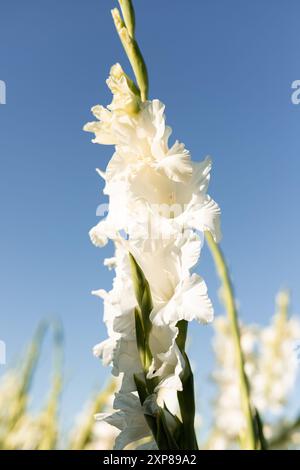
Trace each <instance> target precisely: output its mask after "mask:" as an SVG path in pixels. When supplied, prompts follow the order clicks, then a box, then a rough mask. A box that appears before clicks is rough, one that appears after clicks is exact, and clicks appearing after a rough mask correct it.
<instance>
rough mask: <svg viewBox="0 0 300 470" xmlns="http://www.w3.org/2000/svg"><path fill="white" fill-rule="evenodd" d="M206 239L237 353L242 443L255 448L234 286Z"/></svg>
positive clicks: (217, 252) (213, 245) (220, 257)
mask: <svg viewBox="0 0 300 470" xmlns="http://www.w3.org/2000/svg"><path fill="white" fill-rule="evenodd" d="M205 236H206V241H207V243H208V246H209V249H210V251H211V254H212V257H213V259H214V262H215V267H216V270H217V273H218V275H219V278H220V280H221V283H222V288H223V298H224V304H225V308H226V311H227V315H228V320H229V323H230V328H231V334H232V339H233V343H234V348H235V354H236V365H237V369H238V373H239V386H240V391H241V401H242V403H241V405H242V410H243V413H244V416H245V420H246V435H245V436H241V440H242V444H243V447H244V448H245V449H248V450H255V449H256V448H257V446H256V432H255V420H254V415H253V412H254V411H253V408H252V405H251V400H250V386H249V382H248V378H247V375H246V373H245V367H244V355H243V351H242V347H241V334H240V327H239V322H238V312H237V307H236V304H235V299H234V292H233V286H232V283H231V279H230V275H229V271H228V268H227V265H226V261H225V259H224V256H223V253H222V251H221V248H220V247H219V245H218V244H217V243H216V242H215V241H214V239H213V236H212V235H211V233H209V232H205Z"/></svg>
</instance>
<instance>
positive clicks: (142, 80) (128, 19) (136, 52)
mask: <svg viewBox="0 0 300 470" xmlns="http://www.w3.org/2000/svg"><path fill="white" fill-rule="evenodd" d="M119 4H120V7H121V10H122V13H123V17H124V21H123V19H122V17H121V14H120V12H119V10H118V9H117V8H114V9H113V10H112V11H111V14H112V17H113V20H114V23H115V27H116V30H117V32H118V34H119V37H120V40H121V43H122V45H123V47H124V50H125V52H126V54H127V57H128V59H129V62H130V64H131V67H132V70H133V72H134V75H135V77H136V81H137V84H138V87H139V89H140V94H141V100H142V101H146V100H147V96H148V87H149V83H148V73H147V67H146V64H145V61H144V58H143V56H142V53H141V51H140V48H139V46H138V43H137V41H136V40H135V37H134V29H135V17H134V9H133V6H132V2H131V0H119Z"/></svg>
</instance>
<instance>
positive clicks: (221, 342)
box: [210, 312, 300, 448]
mask: <svg viewBox="0 0 300 470" xmlns="http://www.w3.org/2000/svg"><path fill="white" fill-rule="evenodd" d="M214 329H215V331H216V335H215V338H214V351H215V354H216V359H217V370H216V371H215V372H214V374H213V378H214V380H215V382H216V384H217V386H218V396H217V398H216V400H215V402H214V403H215V409H214V414H215V427H216V435H215V436H212V440H211V443H210V445H211V447H214V448H216V445H217V444H216V442H217V440H218V436H220V435H222V439H223V441H222V442H223V443H222V446H223V447H222V448H224V445H225V444H224V443H225V441H226V445H225V448H230V447H232V444H233V443H234V441H235V440H236V439H237V437H238V436H239V435H240V433H241V432H242V431H243V430H244V429H245V418H244V414H243V411H242V409H241V396H240V388H239V381H238V370H237V366H236V357H235V353H234V345H233V341H232V337H231V332H230V325H229V323H228V320H227V319H226V318H225V317H219V318H217V319H216V320H215V322H214ZM299 338H300V322H299V320H298V319H297V318H296V317H291V318H288V317H287V316H286V315H285V314H284V312H278V313H277V314H276V315H275V316H274V317H273V319H272V321H271V323H270V325H269V326H267V327H265V328H258V327H257V326H254V325H247V326H246V325H241V345H242V350H243V353H244V358H245V371H246V373H247V376H248V379H249V382H250V384H251V399H252V403H253V405H254V406H255V407H256V408H257V410H258V411H259V413H260V414H263V416H265V415H266V416H270V413H271V414H275V415H277V414H279V413H280V412H282V411H283V410H284V406H285V405H286V404H287V401H288V398H289V394H290V392H291V391H292V390H293V387H294V385H295V381H296V378H297V370H298V367H299V364H298V361H297V355H296V353H295V342H296V340H299ZM219 448H221V447H219Z"/></svg>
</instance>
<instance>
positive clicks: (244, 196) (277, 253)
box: [0, 0, 300, 423]
mask: <svg viewBox="0 0 300 470" xmlns="http://www.w3.org/2000/svg"><path fill="white" fill-rule="evenodd" d="M116 3H117V2H116V1H113V0H88V1H80V0H51V1H50V0H43V1H41V0H27V1H22V0H9V1H8V0H4V1H2V2H1V12H0V13H1V14H0V79H1V80H5V82H6V85H7V104H6V105H5V106H4V105H0V158H1V172H0V180H1V182H0V207H1V231H0V247H1V264H0V291H1V295H0V312H1V318H0V338H1V339H4V340H5V341H6V343H7V353H8V361H9V363H10V364H11V363H12V362H13V361H15V360H16V358H17V357H18V356H19V355H20V354H21V353H22V350H23V346H24V344H26V342H28V340H29V339H30V337H31V335H32V333H33V330H34V328H35V326H36V325H37V323H38V321H39V320H40V319H41V318H44V317H46V316H56V317H60V318H61V319H62V321H63V324H64V328H65V335H66V364H65V377H66V391H65V394H64V399H63V410H64V411H63V420H64V422H65V423H70V421H71V419H72V416H73V415H74V413H75V411H76V410H78V409H79V408H80V407H81V405H82V404H83V402H84V400H85V399H86V398H87V397H88V396H89V394H90V392H91V390H92V389H93V390H96V389H97V388H98V387H99V386H100V385H101V384H102V383H103V381H104V379H105V377H106V376H107V371H106V370H104V369H103V368H102V366H101V365H100V364H99V363H98V361H97V360H96V359H94V358H93V357H92V354H91V348H92V346H93V345H94V344H95V343H96V342H98V341H99V340H100V339H103V338H104V337H105V331H104V328H103V325H102V322H101V316H102V306H101V303H99V301H98V299H96V298H93V297H92V296H90V294H89V292H90V291H91V290H92V289H95V288H99V287H100V286H101V287H104V288H109V286H110V283H111V275H108V274H107V271H106V269H104V268H103V267H102V264H101V263H102V260H103V258H104V257H105V256H107V255H108V254H109V253H108V250H106V249H105V250H103V251H101V250H99V249H98V250H97V249H95V248H94V247H93V246H92V245H91V243H90V242H89V239H88V235H87V234H88V230H89V228H90V227H91V226H92V225H94V223H95V222H96V216H95V210H96V206H97V204H99V203H100V202H101V201H103V200H104V199H103V198H102V196H101V188H102V187H101V182H100V179H99V177H98V176H97V175H96V173H95V171H94V168H95V167H97V166H99V167H101V168H105V166H106V164H107V162H108V160H109V158H110V156H111V153H112V149H111V148H109V147H101V146H98V145H93V144H91V143H90V138H91V136H90V135H89V134H86V133H84V132H82V130H81V129H82V126H83V124H84V123H85V122H87V121H88V120H90V119H91V115H90V112H89V110H90V107H91V106H92V105H94V104H97V103H101V104H107V103H109V102H110V98H111V97H110V94H109V91H108V90H107V88H106V85H105V79H106V77H107V75H108V72H109V68H110V66H111V65H112V64H113V63H115V62H116V61H119V62H121V64H122V65H123V66H125V68H126V69H127V70H129V66H128V64H127V60H126V58H125V56H124V53H123V51H122V48H121V45H120V43H119V40H118V37H117V35H116V33H115V30H114V27H113V24H112V20H111V17H110V9H111V8H112V7H114V6H116ZM135 5H136V15H137V36H138V39H139V42H140V46H141V49H142V51H143V53H144V56H145V58H146V61H147V64H148V68H149V75H150V94H151V97H152V98H154V97H155V98H156V97H157V98H160V99H161V100H162V101H163V102H164V103H166V106H167V118H168V123H169V124H170V125H171V126H172V127H173V130H174V136H176V138H178V139H180V140H182V141H183V142H185V143H186V146H187V148H189V149H190V150H191V152H192V155H193V158H194V159H196V160H199V159H202V158H203V157H204V156H205V155H206V154H210V155H212V156H213V160H214V168H213V174H212V181H211V186H210V194H211V195H212V196H213V197H214V198H215V199H216V200H217V201H218V202H219V204H220V205H221V208H222V212H223V217H222V225H223V233H224V237H223V241H222V246H223V248H224V250H225V252H226V255H227V258H228V260H229V263H230V267H231V271H232V276H233V279H234V282H235V287H236V292H237V297H238V300H239V303H240V307H241V315H242V317H243V318H244V319H245V320H246V321H249V322H260V323H266V322H267V321H268V317H269V316H270V315H271V314H272V312H273V302H274V295H275V293H276V291H277V290H278V288H279V287H281V286H288V287H290V289H291V291H292V294H293V307H294V310H295V311H298V312H299V310H300V291H299V275H300V267H299V266H300V257H299V239H300V220H299V197H300V185H299V171H300V163H299V162H300V160H299V157H300V139H299V127H300V105H299V106H295V105H293V104H292V103H291V83H292V82H293V81H294V80H296V79H300V66H299V15H300V4H299V1H298V0H289V1H288V2H284V1H283V0H252V1H251V2H249V1H246V0H226V1H224V0H188V1H179V0H165V1H161V0H152V1H146V0H144V1H142V0H136V1H135ZM199 271H201V273H202V274H203V275H204V276H205V278H206V280H207V283H208V286H209V290H210V294H211V297H212V298H213V299H215V305H216V313H217V314H218V313H221V312H222V309H221V307H220V306H219V304H218V302H217V288H218V282H217V281H216V278H215V273H214V268H213V266H212V262H211V260H210V257H209V255H208V253H207V252H205V253H204V254H203V257H202V260H201V263H200V267H199ZM210 338H211V327H202V326H198V325H195V326H193V327H192V329H191V348H190V350H191V355H192V358H193V361H194V362H197V369H196V376H197V384H198V391H199V395H200V397H201V407H202V409H204V408H205V407H206V406H207V402H208V400H209V398H210V388H209V387H206V388H203V382H204V380H205V379H206V378H207V376H208V373H209V371H210V368H211V346H210ZM49 350H50V344H48V345H47V346H46V349H45V352H44V353H43V357H42V358H41V367H40V368H39V376H38V378H37V379H38V380H39V382H38V385H36V387H35V403H38V402H39V401H40V400H41V399H42V398H43V396H44V394H45V392H46V390H47V386H48V366H49ZM4 371H5V367H1V368H0V372H4Z"/></svg>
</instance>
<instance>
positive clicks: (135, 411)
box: [84, 64, 220, 449]
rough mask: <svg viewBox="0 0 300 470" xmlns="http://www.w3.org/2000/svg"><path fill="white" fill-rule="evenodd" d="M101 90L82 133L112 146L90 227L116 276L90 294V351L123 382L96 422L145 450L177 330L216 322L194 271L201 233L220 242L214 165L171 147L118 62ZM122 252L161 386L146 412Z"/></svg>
mask: <svg viewBox="0 0 300 470" xmlns="http://www.w3.org/2000/svg"><path fill="white" fill-rule="evenodd" d="M107 84H108V86H109V88H110V89H111V91H112V93H113V100H112V103H111V104H110V105H109V106H108V107H107V108H104V107H102V106H95V107H94V108H92V112H93V114H94V116H95V117H96V118H97V121H95V122H91V123H88V124H86V126H85V127H84V129H85V130H87V131H89V132H93V133H94V134H95V138H94V140H93V142H95V143H99V144H108V145H114V146H115V152H114V154H113V156H112V158H111V160H110V162H109V164H108V165H107V168H106V170H105V171H102V170H98V173H99V174H100V176H101V177H102V178H103V179H104V181H105V188H104V193H105V194H106V195H108V196H109V211H108V214H107V217H106V218H104V219H103V220H101V221H100V222H99V223H98V224H97V225H96V226H95V227H94V228H92V229H91V231H90V237H91V240H92V242H93V243H94V244H95V245H96V246H100V247H101V246H104V245H105V244H106V243H107V242H108V240H112V241H113V242H114V244H115V255H114V257H113V259H111V260H107V261H106V262H105V264H106V265H107V266H108V267H109V268H111V267H114V269H115V273H116V274H115V278H114V281H113V288H112V290H111V291H109V292H106V291H104V290H102V289H100V290H98V291H94V292H93V293H94V294H95V295H98V296H99V297H101V298H102V299H103V301H104V322H105V324H106V327H107V332H108V338H107V339H106V340H104V341H102V342H101V343H100V344H98V345H97V346H95V348H94V353H95V354H96V355H97V356H99V357H101V358H102V360H103V363H104V364H105V365H109V364H111V365H112V373H113V374H114V375H115V376H117V377H119V376H121V377H122V384H121V387H120V390H119V392H118V393H117V395H116V399H115V402H114V408H115V409H116V410H117V412H116V413H115V414H113V415H109V416H107V415H101V416H100V417H99V419H104V420H105V421H106V422H109V423H110V424H113V425H114V426H115V427H117V428H118V429H120V430H121V433H120V434H119V436H118V438H117V440H116V448H119V449H122V448H124V447H126V446H128V445H129V446H130V445H132V443H133V442H135V441H138V440H140V439H143V438H145V439H148V440H149V442H148V446H150V447H151V446H153V443H151V435H150V430H149V427H148V425H147V423H146V421H145V417H144V415H145V414H148V413H149V414H152V413H153V412H154V411H153V410H155V407H156V406H157V404H159V405H160V406H161V405H163V403H166V404H167V406H168V407H169V408H170V409H171V410H177V409H178V406H177V403H176V400H174V397H175V396H176V392H177V391H178V390H181V389H182V384H181V378H180V376H181V373H182V370H183V368H184V360H183V357H182V355H181V353H180V350H179V348H178V346H177V344H176V337H177V334H178V328H177V326H176V324H177V322H178V321H179V320H182V319H185V320H188V321H191V320H194V319H195V320H197V321H199V322H201V323H207V322H210V321H212V319H213V309H212V305H211V302H210V300H209V298H208V296H207V288H206V285H205V282H204V280H203V279H202V278H201V277H200V276H199V275H198V274H195V273H193V272H192V270H193V268H194V267H195V265H196V263H197V262H198V259H199V256H200V252H201V247H202V240H203V232H204V230H209V231H211V233H212V234H213V236H214V237H215V239H216V240H219V238H220V222H219V217H220V210H219V208H218V206H217V204H216V203H215V202H214V201H213V200H212V199H211V198H210V197H209V196H208V195H207V187H208V183H209V178H210V170H211V160H210V159H209V158H207V159H206V160H204V161H203V162H200V163H197V162H193V161H192V160H191V156H190V153H189V152H188V150H186V149H185V147H184V145H183V144H182V143H179V142H178V141H175V143H174V144H172V145H169V137H170V135H171V129H170V127H168V126H167V125H166V123H165V115H164V110H165V107H164V105H163V104H162V103H161V102H160V101H159V100H153V101H146V102H143V103H142V102H141V101H140V99H139V98H138V96H137V94H136V92H135V90H134V87H133V85H132V82H131V81H130V79H129V78H128V77H127V76H126V75H125V74H124V72H123V70H122V68H121V66H120V65H119V64H116V65H115V66H113V67H112V69H111V74H110V77H109V79H108V80H107ZM129 252H130V253H131V254H132V255H133V256H134V258H135V259H136V261H137V263H138V264H139V265H140V267H141V269H142V270H143V272H144V274H145V277H146V279H147V280H148V282H149V285H150V290H151V294H152V300H153V310H152V313H151V322H152V330H151V334H150V348H151V352H152V356H153V362H152V365H151V367H150V369H149V372H148V378H151V377H157V378H158V385H157V386H156V389H155V393H154V395H153V396H151V397H149V400H148V401H147V403H144V406H143V407H142V406H141V405H140V403H139V399H138V397H137V394H136V385H135V382H134V377H133V374H135V373H139V372H141V371H142V369H141V364H140V359H139V355H138V351H137V344H136V333H135V321H134V309H135V307H136V306H137V302H136V299H135V295H134V290H133V284H132V280H131V272H130V264H129Z"/></svg>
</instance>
